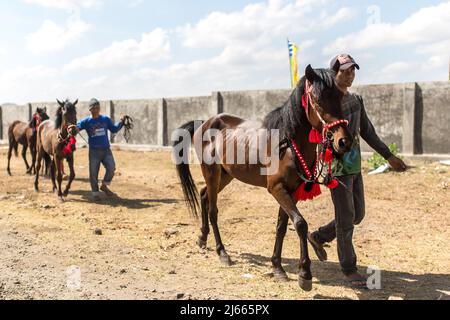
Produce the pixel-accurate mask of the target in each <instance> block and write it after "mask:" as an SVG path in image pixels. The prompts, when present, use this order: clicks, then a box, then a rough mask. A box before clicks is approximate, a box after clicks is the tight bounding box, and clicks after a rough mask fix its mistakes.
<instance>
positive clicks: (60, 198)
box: [58, 197, 66, 203]
mask: <svg viewBox="0 0 450 320" xmlns="http://www.w3.org/2000/svg"><path fill="white" fill-rule="evenodd" d="M58 199H59V202H61V203H64V202H66V200H65V199H64V197H58Z"/></svg>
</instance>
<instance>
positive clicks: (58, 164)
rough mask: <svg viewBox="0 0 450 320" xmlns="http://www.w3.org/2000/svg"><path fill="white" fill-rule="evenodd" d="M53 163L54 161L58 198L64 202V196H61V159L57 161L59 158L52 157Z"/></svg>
mask: <svg viewBox="0 0 450 320" xmlns="http://www.w3.org/2000/svg"><path fill="white" fill-rule="evenodd" d="M53 161H55V168H56V174H57V176H56V181H57V182H58V198H59V199H60V200H61V201H62V202H64V196H63V192H62V181H63V174H62V170H63V167H62V166H63V163H62V159H59V157H57V156H54V158H53Z"/></svg>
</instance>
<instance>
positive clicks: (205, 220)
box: [197, 171, 233, 249]
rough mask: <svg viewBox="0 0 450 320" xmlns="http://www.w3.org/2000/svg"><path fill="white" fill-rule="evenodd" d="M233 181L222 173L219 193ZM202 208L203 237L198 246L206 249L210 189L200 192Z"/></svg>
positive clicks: (199, 238) (199, 239)
mask: <svg viewBox="0 0 450 320" xmlns="http://www.w3.org/2000/svg"><path fill="white" fill-rule="evenodd" d="M232 180H233V177H232V176H230V175H229V174H228V173H225V171H222V174H221V177H220V185H219V190H218V192H217V193H220V192H222V190H223V189H224V188H225V187H226V186H227V185H228V184H229V183H230V182H231V181H232ZM200 197H201V206H202V228H201V229H200V231H201V235H200V236H199V237H198V241H197V244H198V246H199V247H200V248H202V249H204V248H206V243H207V240H208V235H209V217H208V215H209V198H208V188H207V187H205V188H203V189H202V190H201V191H200Z"/></svg>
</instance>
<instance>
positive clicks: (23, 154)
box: [22, 143, 30, 174]
mask: <svg viewBox="0 0 450 320" xmlns="http://www.w3.org/2000/svg"><path fill="white" fill-rule="evenodd" d="M27 151H28V145H27V144H26V143H24V145H23V149H22V158H23V161H24V162H25V165H26V166H27V173H28V174H29V173H30V165H29V164H28V161H27Z"/></svg>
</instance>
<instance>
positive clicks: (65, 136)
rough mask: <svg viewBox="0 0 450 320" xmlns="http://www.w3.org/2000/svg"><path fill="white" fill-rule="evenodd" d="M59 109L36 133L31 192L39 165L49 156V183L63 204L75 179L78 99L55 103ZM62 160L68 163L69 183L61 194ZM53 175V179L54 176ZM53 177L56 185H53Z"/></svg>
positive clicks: (37, 177)
mask: <svg viewBox="0 0 450 320" xmlns="http://www.w3.org/2000/svg"><path fill="white" fill-rule="evenodd" d="M57 102H58V104H59V108H58V110H57V112H56V120H55V121H54V122H53V121H50V120H47V121H45V122H43V123H42V124H41V125H40V126H39V128H38V132H37V167H36V180H35V182H34V189H35V191H36V192H38V191H39V171H40V170H41V163H42V159H43V158H49V157H51V159H52V163H51V166H50V175H51V178H52V183H53V192H56V191H57V190H58V197H59V198H60V200H61V201H64V197H67V196H68V195H69V190H70V187H71V185H72V182H73V180H74V179H75V170H74V158H73V152H74V151H75V144H76V140H75V136H76V135H77V133H78V130H77V127H76V123H77V109H76V105H77V103H78V100H76V101H75V102H74V103H72V102H70V101H69V100H66V101H65V102H61V101H59V100H57ZM64 159H66V160H67V162H68V164H69V170H70V175H69V182H68V183H67V186H66V189H65V191H64V193H63V192H62V188H61V184H62V180H63V160H64ZM56 173H57V176H56ZM56 178H57V181H58V186H57V185H56V181H55V180H56Z"/></svg>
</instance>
